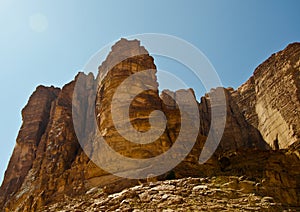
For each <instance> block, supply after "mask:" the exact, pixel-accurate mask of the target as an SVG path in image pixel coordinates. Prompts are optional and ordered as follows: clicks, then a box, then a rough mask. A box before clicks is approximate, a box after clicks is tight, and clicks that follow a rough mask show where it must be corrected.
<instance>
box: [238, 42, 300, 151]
mask: <svg viewBox="0 0 300 212" xmlns="http://www.w3.org/2000/svg"><path fill="white" fill-rule="evenodd" d="M299 69H300V43H293V44H290V45H289V46H287V47H286V48H285V49H284V50H283V51H280V52H278V53H276V54H273V55H272V56H271V57H270V58H268V59H267V60H266V61H265V62H264V63H262V64H261V65H260V66H258V67H257V69H256V70H255V71H254V74H253V76H252V77H251V78H250V79H249V80H248V81H247V82H246V83H245V84H244V85H242V86H241V87H240V88H238V90H237V92H236V94H235V95H234V97H235V99H236V102H237V104H238V105H239V107H240V111H241V112H242V113H243V114H244V116H245V119H246V120H247V122H248V123H250V124H251V125H252V126H254V127H255V128H256V129H258V130H259V131H260V132H261V134H262V136H263V138H264V140H265V141H266V142H267V143H268V144H269V145H270V146H271V147H272V148H273V149H282V148H287V147H288V146H290V145H291V144H293V143H294V142H296V141H299V139H300V132H299V129H300V120H299V115H300V107H299V102H300V101H299V100H300V71H299Z"/></svg>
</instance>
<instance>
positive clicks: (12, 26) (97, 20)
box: [0, 0, 300, 182]
mask: <svg viewBox="0 0 300 212" xmlns="http://www.w3.org/2000/svg"><path fill="white" fill-rule="evenodd" d="M299 8H300V1H297V0H294V1H292V0H282V1H276V0H269V1H267V0H263V1H262V0H251V1H250V0H248V1H246V0H244V1H241V0H227V1H221V0H220V1H213V0H207V1H201V0H198V1H196V0H195V1H175V0H172V1H171V0H170V1H161V0H152V1H138V0H136V1H131V0H127V1H121V0H120V1H114V0H110V1H99V0H94V1H92V0H90V1H71V0H64V1H59V0H52V1H45V0H44V1H40V0H39V1H38V0H36V1H33V0H28V1H21V0H19V1H17V0H11V1H10V0H0V61H1V69H0V71H1V78H0V80H1V83H0V89H1V90H2V95H1V104H0V115H1V116H0V117H1V122H0V144H1V148H0V182H1V181H2V177H3V174H4V171H5V169H6V166H7V162H8V160H9V158H10V155H11V153H12V150H13V147H14V145H15V139H16V136H17V133H18V130H19V128H20V126H21V109H22V108H23V107H24V106H25V104H26V102H27V100H28V98H29V96H30V95H31V93H32V92H33V91H34V90H35V88H36V86H38V85H40V84H43V85H55V86H59V87H61V86H62V85H64V84H65V83H67V82H69V81H71V80H72V79H73V78H74V76H75V74H76V73H77V72H78V70H80V69H82V67H83V66H84V65H85V63H86V62H87V60H88V59H89V58H90V56H91V55H93V54H94V53H95V52H96V51H98V50H99V49H100V48H101V47H102V46H104V45H105V44H107V43H109V42H111V41H114V40H117V39H119V38H121V37H124V36H129V35H131V34H138V33H146V32H151V33H166V34H171V35H175V36H178V37H180V38H183V39H185V40H187V41H188V42H190V43H192V44H194V45H195V46H196V47H198V48H199V49H200V50H201V51H202V52H203V53H204V54H205V55H206V56H207V57H208V58H209V60H210V61H211V63H212V64H213V65H214V67H215V69H216V71H217V73H218V74H219V76H220V79H221V81H222V83H223V85H224V86H226V87H227V86H232V87H234V88H236V87H238V86H239V85H241V84H242V83H243V82H245V81H246V80H247V79H248V78H249V77H250V75H251V74H252V72H253V70H254V69H255V67H256V66H257V65H259V64H260V63H261V62H263V61H264V60H265V59H267V58H268V56H270V55H271V54H272V53H274V52H276V51H278V50H281V49H283V48H284V47H285V46H286V45H287V44H288V43H291V42H295V41H299V40H300V24H299V21H300V13H299ZM157 66H158V68H162V69H167V68H168V61H163V60H161V59H159V58H157Z"/></svg>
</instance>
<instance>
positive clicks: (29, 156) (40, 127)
mask: <svg viewBox="0 0 300 212" xmlns="http://www.w3.org/2000/svg"><path fill="white" fill-rule="evenodd" d="M59 92H60V89H58V88H54V87H50V88H47V87H44V86H39V87H37V89H36V91H35V92H34V93H33V94H32V96H31V97H30V99H29V101H28V104H27V105H26V107H25V108H24V109H23V111H22V119H23V124H22V126H21V129H20V131H19V135H18V137H17V143H16V146H15V148H14V152H13V155H12V157H11V159H10V162H9V165H8V168H7V170H6V172H5V177H4V181H3V183H2V186H1V192H0V207H1V206H3V204H4V203H5V202H7V201H8V200H9V199H8V198H9V197H10V195H12V194H15V193H16V192H18V190H19V189H20V187H21V186H22V184H23V183H24V180H25V178H26V176H27V175H28V174H29V171H30V170H31V168H32V166H33V163H34V161H35V160H36V151H37V148H38V146H39V144H40V141H41V138H42V135H43V134H44V133H45V131H46V128H47V125H48V123H49V117H50V110H51V105H52V103H53V101H54V100H55V99H56V98H57V96H58V93H59Z"/></svg>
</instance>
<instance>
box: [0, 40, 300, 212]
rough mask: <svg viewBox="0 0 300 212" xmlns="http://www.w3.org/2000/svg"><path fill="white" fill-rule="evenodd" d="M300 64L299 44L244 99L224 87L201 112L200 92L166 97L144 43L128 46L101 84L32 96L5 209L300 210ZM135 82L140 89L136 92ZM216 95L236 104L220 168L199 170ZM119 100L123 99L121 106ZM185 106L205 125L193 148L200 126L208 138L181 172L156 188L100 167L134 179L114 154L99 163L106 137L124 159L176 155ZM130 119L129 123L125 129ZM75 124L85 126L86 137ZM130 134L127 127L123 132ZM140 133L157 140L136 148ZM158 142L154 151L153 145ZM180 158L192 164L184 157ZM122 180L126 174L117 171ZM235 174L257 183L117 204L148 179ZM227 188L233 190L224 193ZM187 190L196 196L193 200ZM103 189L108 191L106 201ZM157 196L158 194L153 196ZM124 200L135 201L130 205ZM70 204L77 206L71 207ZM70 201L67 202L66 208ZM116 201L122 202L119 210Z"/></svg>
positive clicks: (245, 88) (0, 195) (105, 69)
mask: <svg viewBox="0 0 300 212" xmlns="http://www.w3.org/2000/svg"><path fill="white" fill-rule="evenodd" d="M299 58H300V44H299V43H295V44H291V45H289V46H288V47H287V48H286V49H285V50H283V51H281V52H279V53H276V54H274V55H272V56H271V57H270V58H269V59H268V60H267V61H265V62H264V63H263V64H262V65H260V66H259V67H258V68H257V69H256V70H255V72H254V75H253V76H252V77H251V78H250V79H249V80H248V81H247V82H246V83H245V84H244V85H242V86H241V87H240V88H238V89H237V90H234V89H231V88H228V89H224V88H216V89H213V90H211V93H209V94H206V95H205V96H204V97H202V98H201V101H200V103H198V102H197V101H196V98H195V95H194V92H193V90H192V89H189V90H179V91H175V92H173V91H163V92H162V93H161V95H159V92H158V83H157V79H156V66H155V64H154V60H153V58H152V57H151V56H150V55H149V53H148V52H147V50H146V49H145V48H144V47H142V46H140V43H139V41H137V40H134V41H127V40H125V39H121V40H120V41H119V42H117V43H116V44H115V45H114V46H113V47H112V51H111V52H110V53H109V55H108V56H107V59H106V60H105V61H104V62H103V63H102V65H101V66H100V67H99V73H98V76H96V78H94V76H93V75H92V74H89V75H85V74H83V73H79V74H78V75H77V76H76V77H75V79H74V81H72V82H70V83H69V84H67V85H65V86H64V87H63V88H62V89H58V88H54V87H43V86H39V87H38V88H37V89H36V91H35V92H34V93H33V95H32V96H31V97H30V99H29V101H28V104H27V105H26V107H25V108H24V109H23V111H22V116H23V125H22V127H21V130H20V132H19V135H18V138H17V144H16V146H15V149H14V152H13V155H12V158H11V160H10V163H9V166H8V168H7V171H6V173H5V177H4V181H3V183H2V186H1V187H0V210H1V211H39V210H46V211H54V210H56V207H57V209H59V208H60V209H66V208H67V207H73V209H74V208H75V209H76V207H77V206H78V205H79V206H78V207H77V208H78V210H94V209H95V207H96V209H99V210H101V209H102V208H101V207H103V210H106V209H107V210H108V209H110V210H114V209H117V208H118V207H119V208H122V209H125V208H126V207H127V206H128V205H129V206H130V205H132V204H133V205H132V206H134V207H135V208H137V209H146V208H147V209H151V208H153V207H158V206H159V205H160V207H161V208H162V209H163V208H164V207H165V206H164V203H168V201H171V202H172V201H173V200H174V201H173V202H172V203H170V204H174V207H173V206H172V207H173V208H176V205H180V207H181V206H182V207H184V208H185V206H189V207H190V206H191V207H190V209H195V208H194V207H197V208H199V209H205V207H212V206H211V205H210V203H208V202H210V201H212V199H213V198H215V197H216V198H217V199H216V201H217V202H218V204H217V206H216V207H218V208H219V209H220V210H221V208H223V209H224V208H225V207H226V205H225V199H226V198H227V197H226V198H225V197H224V196H225V194H226V195H228V194H229V193H230V194H232V195H233V196H234V197H232V202H233V203H235V202H236V203H237V202H239V203H240V206H239V209H240V210H244V209H245V210H246V209H247V208H248V209H249V210H250V208H252V209H253V210H256V209H257V210H258V209H263V208H269V207H274V208H275V209H274V210H277V209H279V208H281V207H286V206H288V207H293V206H295V207H297V206H299V205H300V200H299V197H300V192H299V189H300V186H299V184H300V182H299V177H300V171H299V170H300V169H299V168H300V153H299V152H300V149H299V148H300V146H299V143H300V140H299V136H300V135H299V134H300V131H299V129H300V111H299V108H300V107H299V104H300V92H299V87H300V59H299ZM136 74H138V75H136ZM131 77H133V79H134V80H133V81H131V84H130V86H126V82H127V81H128V79H129V80H130V78H131ZM80 80H82V81H81V82H82V83H81V86H80V87H79V88H78V87H76V83H78V81H80ZM122 85H124V86H123V87H122ZM120 87H121V88H122V89H120ZM74 91H76V92H74ZM141 91H142V92H141ZM216 92H224V95H225V97H226V98H225V99H226V117H227V119H226V125H225V130H224V133H223V137H222V139H221V142H220V144H219V146H218V148H217V150H216V151H215V153H214V154H213V156H212V157H211V158H210V160H209V161H207V162H206V163H205V164H199V163H198V159H199V156H200V154H201V151H202V150H203V146H204V144H205V142H206V138H207V136H208V133H209V129H210V125H211V110H212V108H211V107H212V106H211V98H210V97H211V95H214V93H216ZM115 95H117V97H118V98H117V100H116V101H115V99H114V97H115ZM182 97H186V98H184V101H182V104H183V106H182V108H186V109H187V110H189V111H192V110H193V108H192V107H191V103H196V106H197V114H199V117H200V119H199V121H198V120H197V119H195V120H194V119H192V117H188V116H187V117H188V118H186V119H189V120H194V121H193V122H191V123H192V124H191V125H190V126H189V128H188V130H187V131H188V133H187V135H186V136H185V137H184V139H183V142H186V144H187V143H188V142H190V141H189V140H190V137H189V136H191V137H193V136H194V135H193V132H194V130H193V128H195V127H198V128H199V130H198V131H197V135H196V137H197V140H196V142H195V145H194V146H193V148H191V151H190V153H189V154H188V155H183V156H184V157H183V159H182V161H181V162H180V163H179V164H178V165H177V166H176V167H175V168H173V169H172V170H170V171H169V172H167V173H164V174H161V175H159V176H157V177H151V173H150V172H149V173H148V174H147V177H144V178H147V179H144V180H137V179H132V180H129V179H126V178H122V177H117V176H115V175H113V174H111V173H110V172H108V171H107V170H106V169H105V168H100V167H98V166H97V159H98V158H99V157H101V158H105V159H107V160H108V163H109V164H113V165H111V166H112V167H110V168H111V169H114V170H121V171H120V172H122V173H123V172H126V171H132V170H131V169H132V167H131V166H130V165H128V166H127V165H125V166H124V165H122V164H123V163H120V164H117V163H112V162H109V159H110V155H105V152H104V155H97V152H98V150H99V143H98V139H99V137H103V138H104V139H105V141H106V143H107V144H108V145H109V147H110V148H112V149H113V150H114V151H115V152H117V153H118V154H119V155H122V156H124V157H126V158H132V159H149V158H153V157H155V156H158V155H161V154H163V153H166V152H167V151H168V150H170V149H171V148H172V147H174V145H175V144H176V140H177V138H178V137H179V134H180V130H181V128H182V127H183V126H182V125H183V124H184V123H185V121H186V120H185V119H181V115H182V114H181V113H182V111H180V108H179V105H178V101H177V102H176V100H178V99H179V100H180V98H182ZM128 99H132V101H130V102H129V103H130V104H127V103H128V102H126V101H128ZM112 105H113V106H112ZM112 110H113V111H112ZM153 111H162V112H163V113H164V115H165V122H164V121H163V120H162V119H161V114H160V113H159V112H155V113H153ZM219 115H220V117H221V116H222V115H224V114H222V113H220V114H219ZM92 117H96V119H95V122H96V125H94V123H93V122H85V120H87V119H91V120H93V118H92ZM150 117H151V118H150ZM149 118H150V119H149ZM216 118H218V116H217V117H216ZM127 119H128V122H127V123H126V122H124V121H126V120H127ZM151 120H152V123H151ZM74 122H75V123H78V122H79V123H81V124H82V125H80V126H81V127H80V129H79V130H78V128H77V126H74ZM161 123H165V128H162V127H161V126H160V125H159V124H161ZM126 124H127V125H126ZM128 124H129V125H128ZM155 124H158V125H155ZM122 126H126V127H125V128H123V129H120V128H122ZM153 126H154V127H153ZM155 126H156V127H155ZM198 128H197V129H198ZM161 129H163V130H161ZM132 130H134V131H136V132H140V133H141V132H142V133H148V134H147V137H146V138H145V137H142V135H141V134H136V137H137V138H142V139H136V140H137V141H138V142H140V143H138V142H137V143H134V142H132V139H131V138H128V137H126V135H128V132H131V131H132ZM151 130H152V131H151ZM75 131H76V133H75ZM129 134H130V133H129ZM124 135H125V136H124ZM157 135H158V136H157ZM139 136H141V137H139ZM148 140H149V141H151V142H149V143H148V142H146V141H148ZM82 141H83V142H82ZM187 148H188V147H187ZM272 149H273V150H272ZM179 152H180V153H181V151H179ZM182 152H184V151H182ZM179 156H182V155H176V156H174V157H179ZM185 156H186V157H185ZM144 168H145V169H141V170H133V171H136V172H138V171H140V173H142V171H143V170H146V167H144ZM114 173H115V174H117V175H118V172H117V171H114ZM230 175H235V176H247V178H248V181H247V180H245V179H239V178H237V177H231V178H230V179H231V180H229V178H228V177H224V179H226V180H225V181H226V182H222V183H221V184H222V185H221V184H220V185H215V184H216V182H215V181H216V179H215V178H207V179H205V180H204V181H205V183H206V184H204V183H203V182H204V181H203V179H187V180H177V181H166V182H165V183H167V184H168V186H169V187H170V186H171V185H172V186H174V189H171V190H172V192H173V191H174V192H175V187H176V188H177V187H178V189H179V190H178V192H179V193H180V194H179V193H178V192H175V193H174V192H173V193H172V192H171V191H169V190H170V189H169V190H168V189H167V187H166V189H164V183H163V182H157V183H154V184H152V185H149V184H147V185H143V186H142V187H139V188H138V189H136V191H135V192H136V195H133V196H130V195H131V193H132V192H131V191H132V189H133V190H134V188H132V189H129V190H125V192H123V193H121V194H115V195H112V196H107V195H109V194H113V193H116V192H120V191H121V190H122V189H124V188H129V187H132V186H134V185H137V184H139V183H145V182H146V181H147V180H148V181H157V180H164V179H170V178H182V177H204V176H210V177H213V176H230ZM221 178H222V177H221ZM222 179H223V178H222ZM232 179H233V180H232ZM237 179H238V180H237ZM251 180H252V181H251ZM190 181H191V182H190ZM200 181H201V183H200ZM202 181H203V182H202ZM254 181H255V183H259V184H255V183H254ZM190 183H191V184H190ZM226 183H227V184H228V185H223V184H226ZM173 184H174V185H173ZM179 184H180V185H179ZM185 185H187V186H185ZM254 185H256V186H254ZM151 186H152V187H156V186H160V188H161V189H162V191H159V190H157V192H158V193H159V194H162V195H156V193H155V192H152V190H153V189H151V188H152V187H151ZM182 186H183V187H184V188H185V189H187V190H186V191H183V190H184V189H183V187H182ZM205 186H206V189H204V190H205V192H206V194H205V197H204V196H203V195H204V193H203V194H202V193H201V195H202V196H201V195H200V196H197V194H198V193H197V192H198V190H201V191H202V190H203V189H202V188H204V187H205ZM219 186H221V187H222V188H223V187H224V189H220V188H219ZM226 186H229V187H228V188H227V187H226ZM231 186H235V187H231ZM148 187H149V188H148ZM169 187H168V188H169ZM192 187H193V188H192ZM194 187H198V188H199V189H198V190H197V189H196V188H194ZM172 188H173V187H172ZM91 189H92V190H91ZM180 189H181V190H180ZM100 190H102V191H104V192H103V193H101V194H98V193H97V192H98V191H100ZM196 190H197V191H196ZM204 190H203V192H204ZM233 190H236V191H233ZM246 190H247V192H246ZM128 192H129V193H130V194H129V197H127V196H126V195H127V193H128ZM148 192H152V193H151V194H149V195H148V196H147V195H146V194H147V193H148ZM163 192H165V194H163ZM243 192H246V194H242V193H243ZM96 193H97V195H96ZM123 194H124V195H125V194H126V195H125V196H126V197H124V198H123V196H124V195H123ZM211 194H212V195H211ZM215 194H216V195H217V196H214V195H215ZM91 195H92V196H91ZM95 195H96V196H95ZM122 195H123V196H122ZM151 195H152V196H151ZM264 196H271V197H272V198H271V197H270V198H269V197H268V198H267V197H265V198H263V197H264ZM90 197H91V199H89V198H90ZM119 197H120V198H119ZM70 198H74V201H69V200H70ZM128 198H131V199H132V200H129V199H128ZM149 198H150V199H151V198H153V199H157V202H156V203H155V205H153V207H152V206H151V207H150V206H149V207H148V206H147V207H146V206H145V204H144V199H149ZM159 198H160V199H159ZM224 198H225V199H224ZM62 200H63V201H64V202H62V203H59V201H62ZM112 200H113V201H112ZM202 200H205V201H206V202H207V204H206V203H205V204H204V203H203V205H202V206H201V204H202V203H201V204H200V202H199V201H202ZM91 201H92V202H91ZM108 201H112V202H113V203H112V204H111V205H109V204H108V203H107V202H108ZM230 201H231V200H230ZM96 202H98V203H99V204H98V203H97V204H96ZM100 202H101V204H100ZM226 202H228V200H227V199H226ZM244 202H245V203H244ZM271 202H274V204H273V203H272V204H271ZM275 202H276V203H275ZM139 204H140V205H139ZM193 204H194V206H193ZM76 205H77V206H76ZM138 205H139V207H138ZM227 206H228V207H235V206H233V205H230V204H229V205H227ZM134 207H133V208H134ZM218 208H216V209H218ZM232 209H233V208H232Z"/></svg>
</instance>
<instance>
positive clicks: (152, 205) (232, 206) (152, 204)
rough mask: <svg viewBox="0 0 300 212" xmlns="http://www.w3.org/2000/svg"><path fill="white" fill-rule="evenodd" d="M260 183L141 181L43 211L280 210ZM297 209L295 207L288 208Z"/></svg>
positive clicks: (94, 192) (97, 191) (235, 180)
mask: <svg viewBox="0 0 300 212" xmlns="http://www.w3.org/2000/svg"><path fill="white" fill-rule="evenodd" d="M263 189H264V188H263V187H262V186H260V182H256V181H253V180H248V179H246V178H238V177H235V176H228V177H212V178H183V179H178V180H166V181H158V182H151V183H145V184H141V185H138V186H135V187H131V188H128V189H124V190H123V191H121V192H120V193H114V194H110V195H109V194H107V193H106V192H105V190H103V189H102V188H98V187H95V188H92V189H91V190H89V191H87V193H86V194H85V195H82V196H78V197H76V198H74V199H71V198H68V197H66V198H65V199H64V200H63V201H62V202H58V203H55V204H52V205H49V206H47V207H45V208H43V209H42V210H44V211H61V212H67V211H136V212H137V211H145V210H147V211H282V210H284V209H286V207H284V206H282V204H280V203H278V202H276V200H274V198H273V197H271V196H267V195H266V194H264V193H263ZM290 209H294V210H296V209H297V208H290Z"/></svg>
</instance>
